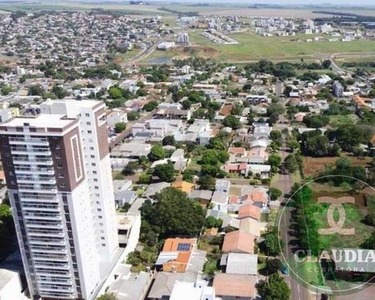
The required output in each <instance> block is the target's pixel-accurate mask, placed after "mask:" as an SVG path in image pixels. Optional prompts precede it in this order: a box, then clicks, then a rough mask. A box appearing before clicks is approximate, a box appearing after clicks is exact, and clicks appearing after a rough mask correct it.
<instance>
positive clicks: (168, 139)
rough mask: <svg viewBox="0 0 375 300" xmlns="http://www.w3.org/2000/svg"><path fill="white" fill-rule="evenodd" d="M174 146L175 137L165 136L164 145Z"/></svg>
mask: <svg viewBox="0 0 375 300" xmlns="http://www.w3.org/2000/svg"><path fill="white" fill-rule="evenodd" d="M167 145H168V146H169V145H170V146H174V145H176V140H175V139H174V136H173V135H167V136H166V137H164V138H163V146H167Z"/></svg>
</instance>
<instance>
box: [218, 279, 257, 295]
mask: <svg viewBox="0 0 375 300" xmlns="http://www.w3.org/2000/svg"><path fill="white" fill-rule="evenodd" d="M256 284H257V277H256V276H254V275H237V274H224V273H221V274H216V275H215V278H214V282H213V287H214V288H215V293H216V296H218V297H220V299H223V300H226V299H240V300H252V299H255V297H256V288H255V286H256Z"/></svg>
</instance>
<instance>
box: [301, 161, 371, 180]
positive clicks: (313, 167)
mask: <svg viewBox="0 0 375 300" xmlns="http://www.w3.org/2000/svg"><path fill="white" fill-rule="evenodd" d="M337 159H338V157H304V158H303V173H304V174H305V177H309V176H312V175H317V174H318V173H319V172H321V171H324V169H325V168H326V167H327V166H332V165H334V164H335V162H336V160H337ZM349 159H350V161H351V163H352V165H353V166H366V165H367V164H368V163H369V162H370V161H371V158H369V157H365V158H361V157H354V156H349Z"/></svg>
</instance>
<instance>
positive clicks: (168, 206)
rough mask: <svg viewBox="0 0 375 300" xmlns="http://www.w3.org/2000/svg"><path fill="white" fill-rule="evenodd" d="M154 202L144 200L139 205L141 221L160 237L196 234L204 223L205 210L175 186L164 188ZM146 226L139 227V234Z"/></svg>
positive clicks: (145, 229)
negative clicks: (140, 205)
mask: <svg viewBox="0 0 375 300" xmlns="http://www.w3.org/2000/svg"><path fill="white" fill-rule="evenodd" d="M155 198H156V202H155V204H154V205H153V204H152V203H151V201H145V203H144V204H143V205H142V207H141V209H140V210H141V216H142V223H145V224H148V225H147V226H149V229H150V228H151V230H152V231H154V232H155V233H156V234H158V235H159V237H160V238H168V237H171V236H176V235H185V236H191V237H193V236H197V235H198V234H199V232H200V230H201V228H202V226H203V224H204V220H205V212H204V210H203V208H202V207H201V206H200V205H199V203H198V202H196V201H191V200H190V199H189V198H188V197H187V194H186V193H184V192H182V191H179V190H177V189H175V188H165V189H163V190H162V191H161V192H160V193H159V194H157V195H156V197H155ZM145 231H147V228H141V234H142V233H144V232H145Z"/></svg>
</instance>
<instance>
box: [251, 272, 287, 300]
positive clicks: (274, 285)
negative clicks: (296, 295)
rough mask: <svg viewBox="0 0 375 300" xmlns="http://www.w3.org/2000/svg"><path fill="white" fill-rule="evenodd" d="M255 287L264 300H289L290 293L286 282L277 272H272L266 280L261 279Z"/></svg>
mask: <svg viewBox="0 0 375 300" xmlns="http://www.w3.org/2000/svg"><path fill="white" fill-rule="evenodd" d="M256 287H257V290H258V294H259V296H261V298H262V299H264V300H289V297H290V294H291V291H290V289H289V287H288V284H287V283H286V282H285V280H284V279H283V277H281V276H280V275H279V274H278V273H274V274H272V275H271V276H270V277H269V278H268V281H261V282H260V283H258V284H257V285H256Z"/></svg>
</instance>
